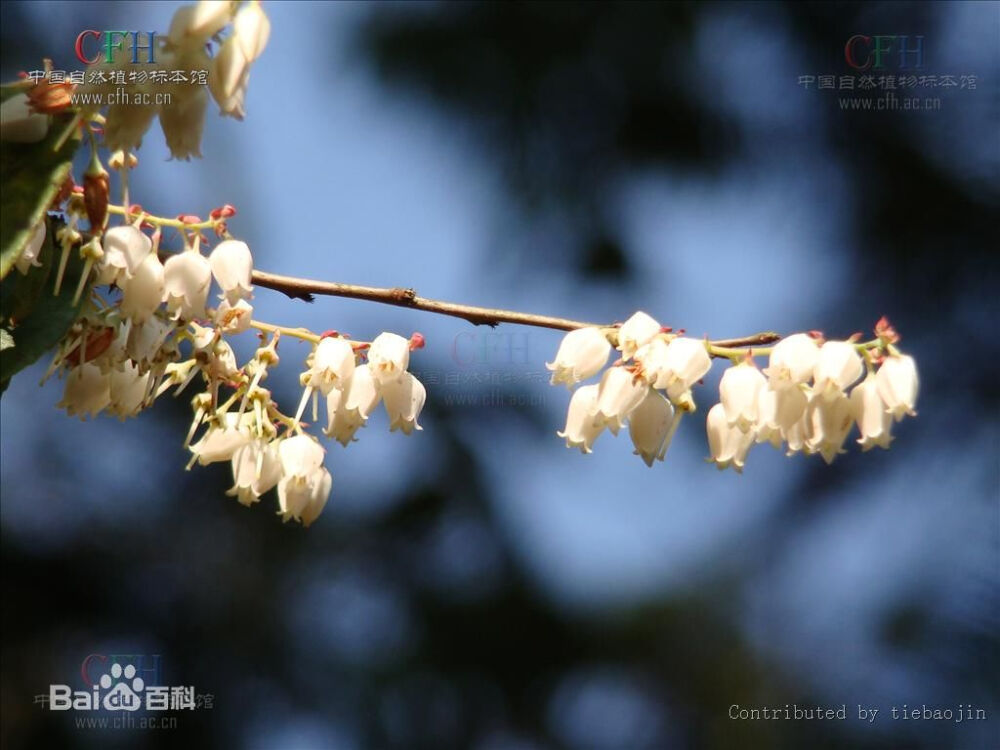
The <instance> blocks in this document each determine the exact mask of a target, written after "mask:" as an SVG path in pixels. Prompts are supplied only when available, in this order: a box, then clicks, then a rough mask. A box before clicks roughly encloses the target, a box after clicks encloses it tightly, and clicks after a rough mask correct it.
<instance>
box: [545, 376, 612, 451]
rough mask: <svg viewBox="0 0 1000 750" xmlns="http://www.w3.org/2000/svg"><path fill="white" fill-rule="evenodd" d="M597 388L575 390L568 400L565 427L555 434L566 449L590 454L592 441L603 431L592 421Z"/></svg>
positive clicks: (594, 412)
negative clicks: (574, 449)
mask: <svg viewBox="0 0 1000 750" xmlns="http://www.w3.org/2000/svg"><path fill="white" fill-rule="evenodd" d="M598 389H599V386H598V385H597V384H596V383H595V384H593V385H585V386H582V387H580V388H577V389H576V391H574V392H573V396H572V398H570V400H569V409H568V411H567V413H566V427H565V429H563V431H562V432H557V433H556V434H557V435H558V436H559V437H561V438H564V439H565V440H566V447H567V448H579V449H580V452H581V453H591V452H592V450H591V449H592V447H593V445H594V441H595V440H597V438H598V437H599V436H600V434H601V433H602V432H603V431H604V426H603V425H598V424H597V423H596V421H595V419H594V417H595V415H596V414H597V395H598Z"/></svg>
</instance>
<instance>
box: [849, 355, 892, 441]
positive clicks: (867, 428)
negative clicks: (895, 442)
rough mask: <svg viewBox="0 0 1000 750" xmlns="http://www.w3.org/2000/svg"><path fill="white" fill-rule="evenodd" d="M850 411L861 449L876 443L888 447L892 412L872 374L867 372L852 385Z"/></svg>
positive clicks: (890, 439) (890, 437)
mask: <svg viewBox="0 0 1000 750" xmlns="http://www.w3.org/2000/svg"><path fill="white" fill-rule="evenodd" d="M851 411H852V413H853V415H854V421H855V422H857V424H858V430H859V431H860V432H861V437H860V438H858V444H859V445H860V446H861V449H862V450H866V451H867V450H870V449H871V448H872V447H873V446H876V445H877V446H879V447H881V448H888V447H889V444H890V443H891V442H892V435H891V434H890V430H891V428H892V413H891V412H890V411H889V410H888V409H887V408H886V406H885V401H883V400H882V396H881V395H880V394H879V388H878V382H877V378H876V376H875V375H874V374H872V373H869V374H868V377H866V378H865V379H864V380H862V381H861V382H860V383H858V384H857V385H856V386H854V390H853V391H851Z"/></svg>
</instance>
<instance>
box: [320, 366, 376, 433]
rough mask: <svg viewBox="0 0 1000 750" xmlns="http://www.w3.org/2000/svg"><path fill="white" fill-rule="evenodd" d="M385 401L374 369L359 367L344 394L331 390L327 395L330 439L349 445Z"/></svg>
mask: <svg viewBox="0 0 1000 750" xmlns="http://www.w3.org/2000/svg"><path fill="white" fill-rule="evenodd" d="M381 398H382V394H381V392H380V390H379V385H378V382H376V380H375V378H374V377H373V376H372V371H371V367H370V366H369V365H367V364H365V365H361V366H360V367H357V368H355V370H354V374H353V375H351V378H350V380H349V381H348V382H347V385H346V387H345V388H344V390H343V392H340V391H331V392H330V394H329V395H328V396H327V426H326V430H325V434H326V435H327V437H332V438H334V439H335V440H337V442H339V443H340V444H341V445H343V446H347V444H348V443H350V442H351V441H352V440H353V439H354V433H356V432H357V431H358V429H359V428H360V427H361V426H362V425H364V423H365V422H367V421H368V415H369V414H371V413H372V412H373V411H374V410H375V407H376V406H378V402H379V401H380V400H381ZM331 407H332V408H331Z"/></svg>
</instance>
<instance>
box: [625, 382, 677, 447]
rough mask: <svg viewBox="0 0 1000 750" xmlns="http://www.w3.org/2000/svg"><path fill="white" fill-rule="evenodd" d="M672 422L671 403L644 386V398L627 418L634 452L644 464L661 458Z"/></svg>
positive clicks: (672, 411) (668, 439)
mask: <svg viewBox="0 0 1000 750" xmlns="http://www.w3.org/2000/svg"><path fill="white" fill-rule="evenodd" d="M679 416H680V413H678V417H679ZM673 424H674V407H673V405H671V403H670V401H669V400H667V399H666V398H665V397H664V396H663V395H662V394H660V393H659V392H658V391H655V390H653V389H652V388H646V396H645V398H643V400H642V402H641V403H640V404H639V405H638V406H637V407H636V408H635V409H634V410H633V411H632V413H631V414H629V418H628V434H629V437H631V438H632V445H633V446H635V451H634V452H635V454H636V455H637V456H641V457H642V460H643V461H645V462H646V466H652V465H653V461H655V460H660V461H662V460H663V457H664V456H665V455H666V452H667V447H668V445H669V443H670V437H672V435H671V427H672V426H673Z"/></svg>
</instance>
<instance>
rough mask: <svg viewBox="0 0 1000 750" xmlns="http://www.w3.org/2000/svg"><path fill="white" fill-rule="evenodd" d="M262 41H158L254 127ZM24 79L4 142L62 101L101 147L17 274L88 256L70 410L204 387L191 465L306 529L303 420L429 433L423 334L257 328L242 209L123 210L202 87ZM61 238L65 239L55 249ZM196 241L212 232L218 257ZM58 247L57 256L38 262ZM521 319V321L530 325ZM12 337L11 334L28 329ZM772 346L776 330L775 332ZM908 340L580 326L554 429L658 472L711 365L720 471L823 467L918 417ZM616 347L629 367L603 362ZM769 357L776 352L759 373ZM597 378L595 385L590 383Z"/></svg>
mask: <svg viewBox="0 0 1000 750" xmlns="http://www.w3.org/2000/svg"><path fill="white" fill-rule="evenodd" d="M227 28H229V29H230V30H229V32H228V33H225V31H226V29H227ZM269 34H270V23H269V21H268V19H267V16H266V15H265V14H264V12H263V10H261V7H260V4H259V3H258V2H256V0H252V1H251V2H235V1H230V0H202V1H201V2H198V3H197V4H195V5H188V6H184V7H182V8H180V9H179V10H178V11H177V13H176V14H175V15H174V18H173V21H172V22H171V26H170V30H169V33H168V34H167V35H166V38H165V39H162V40H161V41H160V42H159V44H160V48H159V49H158V50H157V60H158V63H157V64H158V65H159V67H160V68H161V69H201V68H205V69H208V70H209V79H208V84H209V85H208V91H209V93H210V94H211V96H212V97H214V98H215V100H216V102H217V103H218V105H219V107H220V109H221V112H222V114H224V115H230V116H233V117H236V118H242V116H243V113H244V99H245V96H246V88H247V83H248V80H249V69H250V65H251V64H252V63H253V62H254V61H255V60H256V59H257V57H258V56H259V55H260V54H261V52H262V51H263V49H264V47H265V45H266V44H267V40H268V36H269ZM210 49H214V54H213V55H212V56H211V57H210V56H209V50H210ZM130 65H131V64H130V63H129V62H127V61H116V62H115V63H111V64H106V63H101V64H100V65H98V66H96V67H97V68H106V69H107V70H108V71H110V70H111V69H116V70H127V69H129V68H130ZM46 69H48V63H47V64H46ZM26 84H27V82H23V84H18V86H22V85H24V88H25V91H24V92H23V93H19V94H17V95H15V96H13V97H11V98H8V99H7V100H5V101H4V102H3V104H2V106H0V138H2V140H4V141H6V142H9V143H32V142H37V141H40V140H42V139H43V138H45V137H46V135H47V131H48V127H49V124H50V117H49V116H50V115H56V114H58V113H60V112H64V111H67V110H72V111H75V119H73V122H72V127H71V128H69V129H67V130H66V131H64V135H63V136H62V137H63V138H65V137H68V134H69V133H70V132H73V131H74V130H81V131H82V132H84V133H85V134H86V135H89V137H90V147H91V160H90V165H89V167H88V169H87V171H86V173H85V174H84V180H83V184H82V185H77V184H75V182H74V180H73V178H72V176H70V177H68V178H67V180H66V183H65V184H64V185H63V186H62V188H61V189H60V190H59V191H58V194H57V196H56V197H55V198H54V200H53V201H52V203H51V205H49V206H48V208H49V211H50V212H60V213H61V214H62V215H63V216H65V219H66V221H65V223H63V222H62V221H57V220H50V219H44V220H42V221H41V222H39V223H38V224H37V225H36V226H34V227H33V228H32V229H31V231H30V232H28V233H27V236H28V241H27V243H26V244H25V245H24V247H23V249H22V250H21V252H20V255H19V256H18V258H17V259H16V261H15V263H14V267H15V268H16V269H17V271H18V272H19V273H20V274H22V275H28V274H31V273H33V269H35V268H37V267H39V266H40V265H42V264H43V261H44V262H50V263H51V264H52V267H53V268H55V269H56V272H55V274H54V290H53V291H54V292H55V293H56V294H59V293H60V290H61V289H62V286H63V284H64V282H65V281H66V280H67V279H68V278H70V277H69V276H67V268H68V267H69V265H68V260H69V258H70V257H71V253H78V254H79V259H80V261H81V262H80V264H79V265H80V266H82V270H81V272H80V275H79V278H78V280H76V281H75V282H74V283H75V284H76V286H75V287H73V292H74V294H73V295H72V299H73V304H74V306H76V305H77V303H78V302H81V301H82V305H81V308H80V313H79V315H78V317H77V318H76V320H75V322H74V323H73V324H72V325H71V326H70V328H69V330H68V332H67V333H66V335H65V336H64V337H63V338H62V340H61V341H60V342H59V344H58V345H57V351H56V354H55V357H54V359H53V361H52V363H51V365H50V367H49V369H48V371H47V372H46V375H45V378H43V380H44V379H47V378H49V377H51V376H52V375H54V374H58V375H59V377H61V378H63V379H64V381H65V384H64V391H63V397H62V399H61V400H60V402H59V406H60V407H62V408H64V409H65V410H66V411H67V413H68V414H70V415H76V416H79V417H81V418H84V419H85V418H87V417H93V416H96V415H97V414H100V413H105V414H110V415H114V416H116V417H118V418H119V419H126V418H128V417H133V416H136V415H137V414H139V413H140V412H141V411H143V410H145V409H147V408H149V407H150V406H151V405H152V404H153V403H154V402H155V400H156V399H157V398H159V397H161V396H163V395H164V394H166V393H167V392H168V391H173V392H174V395H177V394H179V393H181V392H182V391H184V390H185V389H186V388H188V387H190V386H191V385H192V384H194V383H197V389H196V391H197V392H196V393H195V394H194V396H193V397H192V399H191V406H192V411H193V418H192V421H191V425H190V427H189V429H188V432H187V435H186V438H185V439H184V446H185V448H187V449H189V451H190V453H191V460H190V462H189V464H188V466H189V468H190V466H191V465H193V464H194V463H198V464H202V465H204V464H209V463H215V462H228V463H229V464H230V467H231V470H232V474H233V485H232V487H231V488H230V489H229V491H228V494H229V495H231V496H233V497H235V498H236V499H237V500H238V501H239V502H240V503H242V504H243V505H246V506H250V505H253V504H255V503H257V502H258V501H259V500H260V498H261V496H262V495H264V494H265V493H267V492H269V491H271V490H272V489H273V490H275V494H276V495H277V507H278V513H279V514H280V515H281V517H282V519H283V520H285V521H288V520H291V519H294V520H296V521H300V522H301V523H302V524H303V525H307V526H308V525H309V524H311V523H312V522H313V521H314V520H315V519H316V518H317V517H318V516H319V514H320V513H321V512H322V510H323V508H324V506H325V504H326V502H327V498H328V497H329V495H330V491H331V487H332V477H331V475H330V472H329V471H328V470H327V468H326V467H325V466H324V455H325V449H324V447H323V445H322V444H321V442H320V441H319V439H318V438H317V436H316V435H313V434H310V433H309V432H308V431H307V429H306V428H307V427H308V426H309V425H307V424H306V423H304V422H303V421H302V419H303V416H304V415H306V414H307V412H308V414H309V417H310V418H311V422H310V425H318V426H319V428H320V431H321V432H322V433H323V435H324V436H326V437H327V438H331V439H333V440H336V441H337V442H339V443H341V444H342V445H344V446H348V445H350V444H351V443H352V442H353V441H355V440H356V439H357V433H358V431H359V429H361V428H362V427H364V426H365V425H366V424H367V422H368V419H369V417H370V416H371V415H372V414H373V413H374V412H375V410H376V409H377V408H378V406H379V404H382V405H383V407H384V409H385V412H386V414H387V415H388V421H389V429H390V431H397V430H398V431H401V432H403V433H404V434H407V435H409V434H411V433H413V432H414V431H416V430H420V429H422V428H421V427H420V425H419V423H418V418H419V416H420V413H421V410H422V409H423V406H424V402H425V400H426V395H427V394H426V391H425V389H424V386H423V384H421V383H420V381H419V380H418V379H417V378H416V377H414V376H413V374H412V373H410V372H409V362H410V355H411V352H412V351H413V350H415V349H419V348H421V347H422V346H423V344H424V341H423V337H422V336H421V335H420V334H417V333H414V334H413V335H412V336H410V337H409V338H404V337H403V336H399V335H397V334H394V333H381V334H379V335H378V336H376V337H375V339H374V340H373V341H371V342H365V341H355V340H352V339H351V338H350V337H348V336H346V335H344V334H342V333H338V332H335V331H328V332H326V333H323V334H315V333H313V332H311V331H307V330H305V329H302V328H286V327H281V326H275V325H271V324H268V323H264V322H262V321H259V320H254V318H253V307H252V305H251V303H250V300H251V299H252V293H253V287H252V285H251V280H252V274H253V257H252V254H251V252H250V248H249V247H248V246H247V244H246V243H244V242H242V241H240V240H237V239H235V238H233V237H232V236H230V234H229V231H228V228H227V224H226V220H227V219H228V218H229V217H231V216H233V215H234V214H235V209H233V208H232V207H231V206H228V205H226V206H223V207H221V208H217V209H215V210H213V211H212V212H211V214H210V217H209V219H208V220H205V221H202V220H201V219H200V218H198V217H195V216H179V217H177V218H176V219H166V218H162V217H157V216H153V215H150V214H148V213H147V212H145V211H144V210H143V209H142V207H141V206H139V205H138V204H135V203H133V202H131V201H130V200H129V192H128V175H129V172H130V170H132V169H134V168H135V167H136V166H137V165H138V159H137V157H136V156H135V154H134V151H135V149H137V148H138V147H139V145H140V143H141V140H142V137H143V135H144V134H145V133H146V131H147V130H148V128H149V126H150V125H151V123H152V121H153V119H155V118H156V117H159V120H160V124H161V127H162V129H163V132H164V135H165V137H166V140H167V144H168V146H169V147H170V150H171V153H172V154H173V156H174V157H175V158H180V159H188V158H190V157H191V156H200V143H201V131H202V128H203V123H204V114H205V109H206V106H207V96H208V94H206V92H205V89H204V87H201V86H191V85H177V86H171V87H170V89H171V90H170V94H171V98H170V103H169V104H165V105H156V106H152V107H143V106H128V105H113V106H111V107H109V108H108V109H107V113H106V115H101V114H100V113H99V111H98V109H100V108H99V107H98V108H96V109H95V108H93V107H90V108H85V107H81V108H77V109H75V110H74V105H73V100H72V98H71V96H70V92H71V91H73V90H74V87H73V86H72V85H71V84H66V83H52V82H50V81H49V80H48V77H46V78H44V79H42V80H40V81H36V82H35V83H33V84H32V85H30V86H28V85H26ZM88 85H89V86H90V87H91V91H90V93H100V92H101V86H100V85H98V86H96V87H95V85H94V84H88ZM77 88H78V89H80V90H82V89H83V87H77ZM111 88H113V87H111ZM104 93H108V92H107V91H104ZM160 93H163V92H162V91H161V92H160ZM99 140H100V142H101V144H102V145H103V146H105V147H107V148H108V149H109V150H110V151H111V155H110V157H109V158H108V160H107V165H108V166H109V167H110V168H111V169H112V170H116V171H117V172H118V173H119V174H120V187H121V194H122V195H121V203H120V205H112V204H111V203H110V198H109V192H110V180H109V174H108V172H107V171H106V170H105V169H104V165H103V163H102V161H101V159H100V156H99V150H98V149H99V147H98V142H99ZM111 215H116V216H119V217H121V223H118V224H116V225H114V226H110V227H109V226H108V224H109V221H108V219H109V216H111ZM50 229H52V230H54V233H55V236H54V237H53V238H52V239H53V241H52V242H49V243H47V242H46V239H47V238H46V233H47V232H48V231H49V230H50ZM170 230H173V231H176V232H177V233H178V234H179V235H180V237H181V239H182V241H183V242H182V248H181V250H180V252H167V251H165V250H164V248H162V247H161V239H162V238H163V233H164V231H170ZM203 232H207V233H210V236H212V237H213V240H212V242H214V245H213V246H209V245H210V244H211V243H210V241H209V240H206V238H205V236H204V235H203ZM47 248H52V249H51V250H47ZM206 251H207V252H206ZM45 252H53V253H55V254H56V255H57V257H53V258H44V257H42V256H43V254H44V253H45ZM44 270H45V272H47V270H48V269H44ZM213 285H214V287H215V288H216V289H217V290H218V293H217V294H213V293H212V289H213ZM453 307H454V306H453ZM490 312H494V311H490ZM518 317H519V319H520V321H521V322H524V321H523V318H524V317H525V316H523V315H519V316H518ZM528 317H531V316H528ZM10 324H11V323H7V324H5V325H10ZM528 324H532V323H528ZM535 324H536V325H543V323H540V322H539V323H535ZM561 325H562V327H565V322H561ZM12 326H13V327H12V330H13V332H14V334H15V336H16V334H17V325H16V321H12ZM251 329H254V330H255V331H256V332H257V334H258V336H259V339H260V342H259V346H258V347H257V348H256V350H255V352H254V354H253V356H251V357H250V358H249V359H247V360H246V361H245V362H243V363H242V364H241V363H240V362H239V361H238V360H237V357H236V354H235V351H234V350H233V348H232V346H231V344H230V343H229V339H231V337H233V336H237V335H240V334H243V333H245V332H247V331H249V330H251ZM6 332H7V331H6V329H5V333H6ZM283 337H293V338H297V339H300V340H303V341H306V342H308V343H309V344H310V351H309V353H308V354H307V356H306V357H305V362H304V369H303V372H302V374H301V376H300V383H301V386H302V394H301V398H300V399H299V401H298V404H297V409H296V410H295V413H294V414H292V415H290V414H287V413H285V412H283V411H282V410H281V409H280V408H279V407H278V404H277V403H276V402H275V400H274V399H273V398H272V396H271V392H270V390H268V389H267V388H266V387H265V386H266V380H267V378H268V376H269V374H270V373H271V372H272V371H273V369H274V368H275V367H276V366H277V365H278V364H279V362H280V358H279V355H278V346H279V342H280V341H281V340H282V338H283ZM774 338H776V336H773V335H771V334H767V339H766V340H767V341H773V340H774ZM751 340H757V339H751ZM898 340H899V337H898V335H897V334H896V332H895V331H894V330H893V329H892V327H891V326H890V325H889V324H888V321H886V320H885V319H884V318H883V319H882V320H880V321H879V322H878V324H877V325H876V327H875V338H874V339H873V340H871V341H867V342H863V343H858V342H857V341H856V340H855V338H854V337H852V338H851V339H849V340H846V341H834V340H829V341H827V340H824V339H823V337H822V336H821V335H820V334H818V333H817V332H810V333H797V334H794V335H791V336H788V337H787V338H784V339H782V340H780V341H778V342H777V343H775V344H774V345H773V346H761V347H754V348H749V347H747V346H743V345H728V346H727V345H725V344H724V342H720V343H718V344H717V343H713V342H711V341H707V340H701V339H696V338H691V337H688V336H685V335H684V334H683V332H682V331H678V332H675V331H673V330H672V329H670V328H666V327H663V326H661V325H660V324H659V322H657V321H656V320H655V319H653V318H652V317H651V316H650V315H648V314H646V313H644V312H637V313H635V314H634V315H633V316H632V317H630V318H629V319H628V320H627V321H625V322H624V323H622V324H621V325H615V326H607V327H596V326H584V327H579V328H575V329H574V330H570V331H569V332H568V333H567V334H566V336H565V337H564V339H563V341H562V343H561V345H560V346H559V349H558V351H557V353H556V356H555V359H554V361H553V362H551V363H548V364H547V367H548V369H549V370H551V371H552V379H551V382H552V384H554V385H555V384H564V385H566V386H567V387H568V388H570V389H573V388H574V387H575V390H573V393H572V396H571V398H570V401H569V408H568V413H567V417H566V424H565V427H564V429H563V430H561V431H560V432H559V433H558V434H559V436H560V437H562V438H563V439H564V440H565V441H566V445H567V446H568V447H573V448H579V449H580V450H581V451H582V452H583V453H590V452H591V451H592V449H593V445H594V443H595V441H596V440H597V439H598V437H599V436H600V435H601V434H602V433H603V432H604V431H605V430H608V431H610V432H611V433H612V434H614V435H617V434H618V433H619V432H620V431H621V430H623V429H625V428H626V427H627V429H628V434H629V437H630V438H631V441H632V444H633V446H634V449H635V453H636V454H637V455H638V456H640V457H641V458H642V460H643V461H644V462H645V463H646V464H647V465H649V466H652V464H653V462H654V461H657V460H660V461H662V460H663V459H664V457H665V455H666V452H667V449H668V447H669V445H670V442H671V439H672V438H673V436H674V434H675V432H676V431H677V429H678V427H679V425H680V422H681V419H682V418H683V416H684V415H685V414H690V413H693V412H694V411H696V404H695V400H694V395H693V391H692V388H693V387H694V386H695V385H696V384H697V383H698V382H699V381H700V380H701V379H702V378H704V377H705V375H706V374H707V373H708V372H709V370H710V369H711V367H712V360H713V358H722V359H728V360H729V361H730V366H729V367H728V368H727V369H726V371H725V372H724V373H723V376H722V379H721V382H720V384H719V396H720V398H719V403H716V404H715V405H713V406H712V407H711V408H710V409H709V410H708V413H707V418H706V427H707V432H708V443H709V452H710V454H711V456H710V458H709V459H708V460H709V461H711V462H714V463H715V464H716V466H718V467H719V468H720V469H723V468H727V467H732V468H734V469H735V470H736V471H742V469H743V466H744V463H745V461H746V456H747V453H748V451H749V450H750V448H751V447H752V446H753V445H755V444H757V443H770V444H772V445H773V446H775V447H777V448H782V449H784V450H786V451H787V453H788V454H789V455H792V454H794V453H799V452H801V453H805V454H818V455H820V456H822V458H823V459H824V460H825V461H827V462H828V463H829V462H831V461H832V460H833V459H834V458H835V457H836V456H837V454H839V453H842V452H844V448H843V446H844V444H845V443H846V441H847V439H848V437H849V435H850V433H851V431H852V429H853V427H854V425H857V428H858V431H859V433H860V438H859V439H858V440H857V442H858V443H859V444H860V445H861V447H862V449H863V450H868V449H870V448H871V447H872V446H875V445H877V446H879V447H882V448H888V447H889V445H890V443H891V441H892V439H893V438H892V435H891V429H892V425H893V423H894V422H896V421H899V420H900V419H902V418H903V417H904V416H906V415H913V414H915V411H914V408H915V401H916V396H917V388H918V382H917V371H916V365H915V363H914V360H913V358H912V357H910V356H908V355H906V354H903V353H902V352H900V351H899V349H898V348H897V346H896V345H897V343H898ZM737 341H742V342H746V341H747V340H746V339H744V340H737ZM15 345H16V344H15ZM7 346H9V344H8V345H7ZM614 349H617V352H618V355H619V356H618V358H617V359H616V360H615V361H614V362H613V363H611V365H610V366H609V365H608V362H609V359H610V358H611V354H612V351H613V350H614ZM756 357H767V358H768V361H767V366H766V367H765V368H764V369H763V370H761V369H758V366H757V364H756V362H755V358H756ZM598 376H599V377H598ZM591 378H597V381H596V382H593V383H589V384H582V383H583V382H584V381H587V380H589V379H591Z"/></svg>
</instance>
